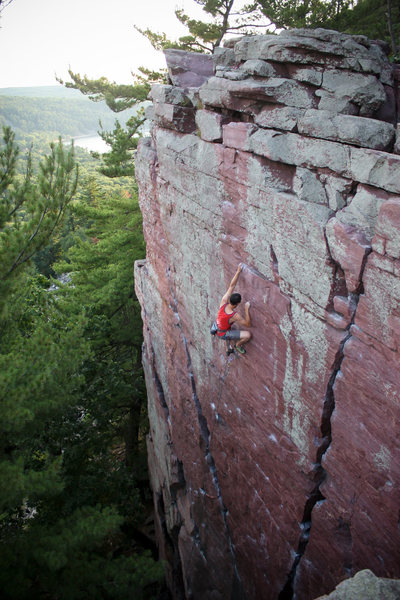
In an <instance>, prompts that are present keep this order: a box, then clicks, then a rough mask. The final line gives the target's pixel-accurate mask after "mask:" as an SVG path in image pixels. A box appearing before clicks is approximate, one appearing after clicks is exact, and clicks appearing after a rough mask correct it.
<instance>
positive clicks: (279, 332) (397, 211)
mask: <svg viewBox="0 0 400 600" xmlns="http://www.w3.org/2000/svg"><path fill="white" fill-rule="evenodd" d="M165 54H166V60H167V66H168V72H169V79H170V84H169V85H155V86H153V88H152V91H151V96H150V97H151V99H152V102H153V104H152V107H151V108H150V109H149V110H148V113H147V114H148V115H149V118H151V119H152V121H153V124H152V129H151V137H150V138H149V139H144V140H141V141H140V143H139V147H138V152H137V159H136V173H137V179H138V182H139V191H140V204H141V209H142V213H143V223H144V234H145V239H146V247H147V250H146V261H145V262H143V261H142V262H140V263H137V264H136V267H135V286H136V293H137V297H138V299H139V301H140V304H141V307H142V317H143V322H144V351H143V364H144V370H145V376H146V386H147V393H148V403H149V420H150V435H149V439H148V450H149V465H150V476H151V484H152V489H153V493H154V502H155V519H156V531H157V538H158V542H159V547H160V554H161V556H162V557H163V558H164V559H165V560H166V561H167V581H168V585H169V587H170V589H171V591H172V594H173V598H174V600H183V599H186V598H187V599H189V598H190V599H193V600H208V599H211V598H212V599H213V600H226V599H227V598H235V599H237V600H241V599H243V600H244V599H246V600H256V599H257V600H277V599H278V598H280V599H281V600H282V599H284V600H288V599H291V598H296V600H311V599H313V598H316V597H318V596H321V594H328V593H331V592H332V593H333V594H336V592H333V590H334V589H335V588H336V586H338V585H339V584H340V582H342V581H343V580H345V579H347V578H349V577H351V576H352V575H355V574H356V573H357V572H358V571H360V570H363V569H370V570H371V571H373V572H374V573H375V575H377V576H379V577H384V578H389V577H390V578H400V531H399V526H398V500H399V497H400V470H399V465H400V447H399V444H398V432H397V423H398V422H399V418H400V406H399V402H398V398H399V393H400V375H399V373H400V369H399V366H400V343H399V341H398V340H399V339H400V307H399V298H400V151H399V124H398V121H399V115H400V106H399V99H400V93H399V80H400V76H399V72H398V70H397V67H393V66H392V65H391V64H390V63H389V62H388V60H387V57H386V56H385V54H384V52H383V50H382V48H381V46H380V45H379V44H378V43H376V42H374V41H371V40H368V39H367V38H366V37H364V36H351V35H346V34H342V33H338V32H335V31H328V30H323V29H316V30H306V29H301V30H291V31H284V32H282V33H281V34H280V35H261V36H245V37H243V38H240V39H237V40H230V41H229V43H228V44H227V46H226V47H225V48H218V49H216V52H215V53H214V55H213V56H212V57H211V56H205V55H201V54H197V53H185V52H182V51H178V50H168V51H166V53H165ZM239 262H241V263H242V264H243V265H244V266H243V270H242V273H241V276H240V279H239V283H238V291H240V292H241V293H242V296H243V298H244V299H246V300H250V301H251V304H252V309H251V311H252V320H253V328H252V333H253V337H252V340H251V342H250V343H249V344H248V345H247V355H246V357H236V356H235V355H233V356H231V357H230V358H229V359H227V358H226V356H225V345H224V343H223V342H221V341H219V340H213V339H212V338H211V336H210V335H209V332H208V330H209V325H210V323H211V322H212V321H213V319H214V317H215V312H216V310H217V308H218V303H219V301H220V298H221V296H222V294H223V293H224V292H225V290H226V288H227V286H228V283H229V281H230V279H231V277H232V276H233V273H234V272H235V269H236V267H237V264H238V263H239ZM339 587H340V586H339ZM346 589H347V588H346ZM377 589H378V588H377ZM333 597H339V596H333Z"/></svg>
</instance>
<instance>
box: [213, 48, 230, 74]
mask: <svg viewBox="0 0 400 600" xmlns="http://www.w3.org/2000/svg"><path fill="white" fill-rule="evenodd" d="M212 60H213V64H214V68H215V69H216V68H217V67H232V66H233V65H235V64H236V58H235V52H234V50H233V48H223V47H221V46H217V47H216V48H214V52H213V55H212Z"/></svg>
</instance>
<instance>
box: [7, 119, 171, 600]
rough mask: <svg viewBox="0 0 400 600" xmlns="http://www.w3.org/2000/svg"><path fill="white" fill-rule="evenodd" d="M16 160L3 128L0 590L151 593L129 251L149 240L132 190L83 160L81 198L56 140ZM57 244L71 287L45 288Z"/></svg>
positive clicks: (17, 596)
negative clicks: (44, 150) (22, 165)
mask: <svg viewBox="0 0 400 600" xmlns="http://www.w3.org/2000/svg"><path fill="white" fill-rule="evenodd" d="M17 159H18V150H17V148H16V147H15V143H14V136H13V134H12V133H11V131H9V130H6V131H5V138H4V145H3V148H2V150H1V153H0V166H1V172H0V173H1V175H0V189H1V196H0V198H1V203H0V214H1V224H2V228H1V231H0V234H1V237H0V241H1V243H2V248H1V250H2V257H3V258H4V262H3V264H2V277H3V280H2V286H3V287H2V292H3V294H2V301H3V312H2V321H1V336H0V390H1V403H0V423H1V426H0V444H1V445H0V588H1V590H2V598H5V600H25V599H28V598H29V600H32V599H33V600H36V599H37V600H39V599H40V600H42V599H45V598H61V599H65V600H74V599H77V600H78V599H85V600H86V599H91V598H92V599H93V600H97V599H98V598H104V599H105V600H108V599H113V598H115V599H119V598H120V599H122V598H124V599H126V598H128V599H129V598H132V599H133V598H135V599H140V598H142V599H147V598H152V597H154V595H155V594H156V593H157V589H158V585H159V584H158V582H159V581H160V580H161V579H162V576H163V568H162V565H161V564H159V563H156V562H155V561H154V560H153V558H152V557H151V556H150V555H149V554H147V553H146V552H144V551H143V548H142V547H141V546H140V545H139V544H137V543H136V542H135V531H136V528H137V527H138V526H139V524H140V523H141V522H142V520H143V517H144V516H145V515H146V512H147V511H146V508H145V506H146V504H145V503H147V502H148V501H149V492H147V479H145V477H146V475H145V474H144V473H143V472H142V471H141V468H142V462H143V457H144V434H145V431H146V424H145V411H144V404H143V401H144V398H145V393H144V384H143V376H142V372H141V368H140V344H141V323H140V313H139V307H138V304H137V301H136V300H135V298H134V294H133V281H132V263H133V260H134V258H135V257H136V256H142V255H143V251H144V246H143V236H142V233H141V219H140V212H139V210H138V207H137V200H136V195H135V190H132V193H131V194H130V195H129V194H127V193H125V194H122V193H121V192H120V191H119V192H114V194H109V189H108V188H107V187H103V184H102V180H101V179H100V180H95V179H94V178H93V177H90V176H88V175H87V170H86V168H85V167H84V168H83V172H84V173H86V180H85V181H84V182H83V183H82V184H81V185H80V187H79V195H78V196H77V198H76V199H75V200H74V202H73V203H71V197H72V193H73V191H75V189H76V169H75V165H74V160H73V151H72V150H71V151H70V152H69V153H67V154H66V153H65V152H64V150H63V149H62V146H61V145H59V146H57V147H56V146H55V145H53V146H52V147H51V152H50V155H49V156H48V157H47V158H46V159H45V160H43V161H42V163H41V166H40V169H39V171H38V173H34V170H33V168H32V161H31V159H28V161H27V166H26V172H25V174H24V175H22V174H18V173H17ZM99 181H100V182H99ZM116 187H117V190H118V188H119V189H122V188H120V187H119V186H116ZM62 196H63V198H62ZM60 205H61V206H62V210H61V214H60V216H59V217H58V220H57V223H55V222H54V214H53V213H54V211H55V206H56V207H58V211H59V210H60ZM67 206H70V207H71V210H70V212H69V214H68V215H67V217H68V218H67V219H64V223H63V216H64V215H65V214H66V210H65V209H66V207H67ZM57 214H58V213H57ZM38 215H40V216H39V217H38ZM54 243H56V244H57V246H58V250H57V252H54V253H53V255H54V256H55V255H57V254H59V255H62V254H65V253H66V252H69V254H70V258H69V262H68V261H67V262H65V263H64V265H65V267H66V268H67V269H69V270H73V274H72V276H73V284H72V285H61V284H60V283H57V286H55V287H54V288H49V282H48V280H47V279H46V278H45V277H44V276H42V275H38V274H37V273H35V272H34V270H33V266H32V264H31V260H30V259H34V258H36V257H37V254H35V252H37V250H39V249H40V248H43V246H45V245H46V244H47V248H48V249H50V248H51V247H52V245H54ZM28 248H29V251H28ZM22 251H23V252H22ZM42 252H43V250H42ZM50 254H52V253H51V252H50V251H49V255H50ZM16 257H17V259H18V260H17V259H16ZM36 262H37V261H36ZM37 264H40V263H37ZM14 265H15V267H14ZM10 267H14V268H13V269H10ZM9 281H12V283H13V285H12V286H11V285H7V282H9ZM132 434H133V442H132Z"/></svg>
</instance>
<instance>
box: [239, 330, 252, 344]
mask: <svg viewBox="0 0 400 600" xmlns="http://www.w3.org/2000/svg"><path fill="white" fill-rule="evenodd" d="M250 338H251V333H250V331H241V332H240V339H241V340H243V342H248V341H249V340H250Z"/></svg>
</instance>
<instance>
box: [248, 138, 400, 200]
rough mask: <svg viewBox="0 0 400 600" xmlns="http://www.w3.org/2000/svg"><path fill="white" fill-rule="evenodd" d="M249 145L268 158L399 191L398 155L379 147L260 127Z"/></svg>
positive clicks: (399, 158)
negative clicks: (353, 145)
mask: <svg viewBox="0 0 400 600" xmlns="http://www.w3.org/2000/svg"><path fill="white" fill-rule="evenodd" d="M251 149H252V151H253V152H255V153H256V154H261V156H266V157H267V158H269V159H270V160H276V161H279V162H284V163H287V164H290V165H297V166H303V167H311V168H317V167H318V168H327V169H330V170H331V171H334V172H336V173H338V174H340V175H343V176H345V177H347V178H351V179H354V180H355V181H359V182H360V183H366V184H368V185H373V186H376V187H377V188H382V189H383V190H387V191H389V192H394V193H399V192H400V177H399V172H400V171H399V169H400V156H398V155H395V154H388V153H386V152H382V151H379V150H370V149H367V148H355V147H352V146H345V145H344V144H339V143H337V142H331V141H328V140H322V139H316V138H306V137H303V136H301V135H298V134H295V133H283V132H279V131H274V130H272V129H269V130H265V129H259V130H258V131H256V132H255V133H254V134H253V135H252V137H251Z"/></svg>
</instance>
